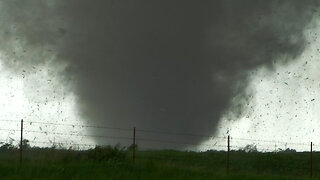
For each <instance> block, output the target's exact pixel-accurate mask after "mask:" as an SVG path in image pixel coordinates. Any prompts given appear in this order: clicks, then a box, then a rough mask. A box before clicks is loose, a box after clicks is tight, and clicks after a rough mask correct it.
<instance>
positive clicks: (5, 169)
mask: <svg viewBox="0 0 320 180" xmlns="http://www.w3.org/2000/svg"><path fill="white" fill-rule="evenodd" d="M313 168H314V171H313V177H314V179H317V178H320V171H319V170H320V153H317V152H314V153H313ZM309 176H310V154H309V153H308V152H294V151H281V152H277V153H274V152H270V153H261V152H256V151H253V152H252V151H244V150H241V151H232V152H231V153H230V172H229V174H227V173H226V152H223V151H207V152H182V151H175V150H154V151H147V150H139V148H138V150H137V152H136V159H135V163H133V161H132V148H130V147H129V148H124V147H121V146H114V147H111V146H107V147H95V148H93V149H89V150H82V151H79V150H72V149H60V148H57V147H55V146H53V147H51V148H38V147H30V146H29V145H28V141H27V140H25V141H24V143H23V161H22V163H21V164H20V163H19V149H18V148H17V147H15V146H13V145H11V144H2V146H1V147H0V179H145V180H149V179H184V180H185V179H262V180H263V179H310V178H309Z"/></svg>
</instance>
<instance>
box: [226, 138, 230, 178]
mask: <svg viewBox="0 0 320 180" xmlns="http://www.w3.org/2000/svg"><path fill="white" fill-rule="evenodd" d="M227 144H228V149H227V174H229V168H230V162H229V159H230V135H228V143H227Z"/></svg>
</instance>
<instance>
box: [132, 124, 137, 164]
mask: <svg viewBox="0 0 320 180" xmlns="http://www.w3.org/2000/svg"><path fill="white" fill-rule="evenodd" d="M135 151H136V127H134V128H133V143H132V161H133V163H134V162H135V158H136V157H135V153H136V152H135Z"/></svg>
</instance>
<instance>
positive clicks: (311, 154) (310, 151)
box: [310, 142, 312, 178]
mask: <svg viewBox="0 0 320 180" xmlns="http://www.w3.org/2000/svg"><path fill="white" fill-rule="evenodd" d="M310 177H311V178H312V142H311V144H310Z"/></svg>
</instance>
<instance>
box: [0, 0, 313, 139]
mask: <svg viewBox="0 0 320 180" xmlns="http://www.w3.org/2000/svg"><path fill="white" fill-rule="evenodd" d="M49 2H50V3H49ZM316 9H317V3H316V2H315V1H301V0H290V1H289V0H288V1H278V0H269V1H266V0H243V1H238V0H233V1H231V0H216V1H206V0H204V1H191V0H184V1H173V0H161V1H147V0H135V1H129V0H118V1H111V0H94V1H88V0H67V1H66V0H63V1H62V0H58V1H54V2H51V1H41V0H32V1H20V0H2V2H1V4H0V10H1V43H0V47H1V50H2V52H3V53H5V54H6V57H7V59H8V62H7V63H6V64H7V65H8V67H11V68H12V69H15V70H16V68H17V67H25V66H28V65H30V64H31V65H36V64H39V63H43V61H45V56H46V55H47V54H48V53H51V52H52V53H55V54H56V55H57V58H56V63H55V65H56V66H58V65H59V63H62V62H63V63H64V64H67V68H66V70H65V72H64V74H62V75H61V79H63V80H64V84H65V85H69V86H71V89H72V91H73V92H74V93H75V94H76V95H77V97H78V107H79V108H80V110H81V112H82V113H83V116H84V117H85V118H87V119H89V120H90V122H91V123H92V124H104V125H106V126H114V127H133V126H136V127H137V128H138V129H153V130H157V131H173V132H184V133H194V134H214V132H215V128H216V126H217V123H218V122H219V119H220V118H221V116H222V114H223V113H224V112H225V111H226V110H227V109H228V108H229V107H230V102H231V99H232V98H233V97H234V96H235V95H237V94H244V95H245V93H244V92H245V89H246V85H247V78H248V74H247V73H248V71H249V70H252V69H253V68H257V67H260V66H268V67H270V68H272V64H273V62H274V61H278V60H279V57H286V58H280V59H282V60H283V61H286V60H284V59H294V58H295V57H296V56H298V55H299V54H300V53H301V52H302V51H303V49H304V47H305V44H306V42H305V41H306V40H305V38H304V36H303V31H304V29H305V27H306V25H308V24H309V23H310V21H311V19H312V17H313V16H314V14H315V13H317V12H316ZM17 43H18V44H20V46H22V47H23V48H25V49H27V51H26V52H23V51H22V50H17V51H16V52H14V53H13V52H12V49H14V47H15V46H17ZM23 53H25V55H24V56H23V57H24V58H19V57H20V56H21V54H23ZM28 53H29V55H28ZM37 53H38V54H39V55H38V56H35V54H37ZM12 60H16V61H15V62H13V61H12ZM243 100H244V101H245V98H244V99H243ZM239 104H240V105H239V106H238V110H237V111H235V112H239V113H241V111H242V108H243V106H242V105H241V103H239ZM95 133H97V134H98V133H102V131H100V132H96V131H95ZM103 133H105V132H103ZM156 137H157V136H156ZM157 138H161V135H159V137H157ZM182 139H184V140H188V137H177V140H182ZM98 141H99V142H100V143H105V142H106V140H103V141H102V140H101V139H98ZM201 141H202V139H196V143H199V142H201Z"/></svg>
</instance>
